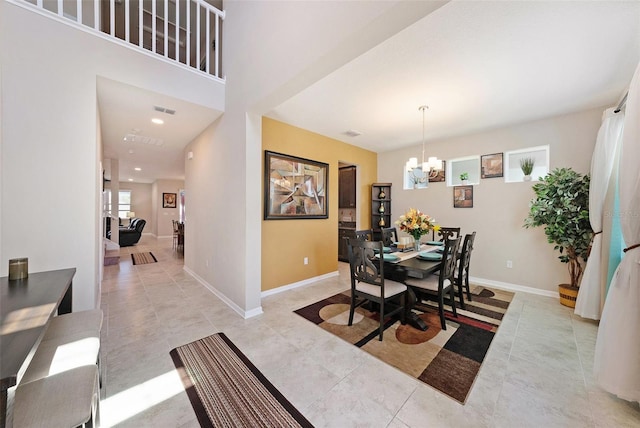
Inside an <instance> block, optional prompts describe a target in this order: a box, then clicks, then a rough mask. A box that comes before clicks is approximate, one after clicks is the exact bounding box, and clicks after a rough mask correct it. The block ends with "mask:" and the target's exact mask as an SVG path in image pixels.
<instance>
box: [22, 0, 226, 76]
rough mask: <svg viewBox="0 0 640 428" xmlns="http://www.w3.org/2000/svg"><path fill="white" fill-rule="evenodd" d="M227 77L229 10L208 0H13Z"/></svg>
mask: <svg viewBox="0 0 640 428" xmlns="http://www.w3.org/2000/svg"><path fill="white" fill-rule="evenodd" d="M13 3H15V4H21V3H22V4H23V5H24V4H25V3H26V4H28V5H30V6H31V7H35V8H37V9H39V10H42V11H46V12H50V13H54V14H56V15H58V16H59V17H61V18H64V19H68V20H71V21H73V22H75V23H77V24H81V25H82V26H83V27H88V28H89V29H91V30H93V31H99V32H101V33H104V34H107V35H110V36H111V37H115V38H118V39H121V40H124V41H125V42H127V43H130V44H132V45H135V46H136V47H138V48H140V49H145V50H148V51H151V52H154V53H156V54H158V55H162V56H163V57H165V58H166V59H169V60H172V61H175V62H177V63H180V64H182V65H184V66H187V67H191V68H195V69H197V70H199V71H201V72H203V73H206V74H207V75H209V76H213V77H215V78H217V79H220V80H224V74H223V72H222V64H221V55H220V48H221V46H222V44H221V31H222V22H223V20H224V12H223V11H220V10H219V9H217V8H216V7H214V6H212V5H211V4H209V3H207V2H205V1H204V0H13Z"/></svg>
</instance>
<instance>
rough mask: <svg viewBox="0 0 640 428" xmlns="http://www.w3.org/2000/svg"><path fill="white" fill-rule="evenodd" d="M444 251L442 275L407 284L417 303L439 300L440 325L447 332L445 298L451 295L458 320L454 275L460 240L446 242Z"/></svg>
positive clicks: (441, 266) (407, 280)
mask: <svg viewBox="0 0 640 428" xmlns="http://www.w3.org/2000/svg"><path fill="white" fill-rule="evenodd" d="M444 242H445V243H444V251H443V253H442V262H441V263H440V273H439V274H438V275H429V276H427V277H426V278H411V277H407V278H406V279H405V284H407V285H408V286H409V287H411V289H412V290H413V292H414V293H415V295H416V298H417V301H418V302H421V301H422V300H428V299H433V298H435V299H437V301H438V313H439V315H440V324H441V325H442V329H443V330H446V329H447V325H446V323H445V317H444V296H445V294H448V295H449V302H450V304H451V310H452V311H453V315H454V316H455V317H456V318H457V317H458V313H457V312H456V302H455V290H454V273H455V269H456V261H457V259H458V248H459V247H460V238H452V239H447V240H445V241H444Z"/></svg>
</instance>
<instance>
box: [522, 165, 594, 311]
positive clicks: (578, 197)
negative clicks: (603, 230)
mask: <svg viewBox="0 0 640 428" xmlns="http://www.w3.org/2000/svg"><path fill="white" fill-rule="evenodd" d="M589 180H590V177H589V175H588V174H587V175H584V176H583V175H581V174H579V173H577V172H575V171H573V170H572V169H571V168H556V169H555V170H553V171H552V172H551V173H549V174H547V175H546V176H545V177H544V178H542V179H541V180H540V182H539V183H536V184H535V185H534V186H533V191H534V193H535V194H536V197H535V199H533V200H532V201H531V203H530V204H529V215H528V216H527V218H526V219H525V223H524V227H526V228H530V227H536V226H544V233H545V235H546V236H547V240H548V241H549V243H550V244H554V247H553V249H554V250H558V251H559V252H560V256H559V257H558V258H559V259H560V261H561V262H562V263H567V264H568V268H569V277H570V284H560V285H559V288H560V303H562V304H563V305H565V306H569V307H575V303H576V302H575V298H576V297H577V295H578V287H579V285H580V279H581V277H582V272H583V269H584V268H583V265H582V262H581V260H580V259H582V261H584V262H586V260H587V257H588V256H589V250H590V248H591V238H592V236H593V231H592V230H591V224H590V223H589Z"/></svg>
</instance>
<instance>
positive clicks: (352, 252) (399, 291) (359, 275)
mask: <svg viewBox="0 0 640 428" xmlns="http://www.w3.org/2000/svg"><path fill="white" fill-rule="evenodd" d="M347 245H348V248H349V267H350V270H351V305H350V307H349V325H353V314H354V312H355V310H356V308H357V307H358V306H361V305H362V304H364V303H365V302H373V303H377V304H378V306H379V311H378V313H379V318H380V326H379V334H378V338H379V340H382V336H383V333H384V325H385V320H386V319H387V318H389V317H391V316H394V315H396V314H398V313H399V314H400V315H401V320H400V321H401V322H402V324H404V323H405V311H406V304H407V286H406V285H405V284H402V283H400V282H396V281H392V280H389V279H385V277H384V262H381V261H380V260H376V258H375V251H376V250H377V253H378V254H383V252H382V241H363V240H360V239H354V238H347ZM358 299H360V300H358Z"/></svg>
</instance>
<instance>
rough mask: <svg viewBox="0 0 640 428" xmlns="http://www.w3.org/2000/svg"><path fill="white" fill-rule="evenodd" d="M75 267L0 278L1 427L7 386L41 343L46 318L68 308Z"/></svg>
mask: <svg viewBox="0 0 640 428" xmlns="http://www.w3.org/2000/svg"><path fill="white" fill-rule="evenodd" d="M75 273H76V269H75V268H70V269H61V270H54V271H48V272H38V273H29V277H28V278H27V279H22V280H17V281H9V278H8V277H2V278H0V427H1V428H4V427H5V425H6V411H7V390H8V389H9V388H11V387H12V386H14V385H16V384H17V383H18V380H19V379H18V375H19V373H24V368H25V367H26V365H27V364H28V363H29V361H30V360H31V357H32V356H33V354H34V353H35V350H36V348H37V347H38V345H39V344H40V341H41V340H42V337H43V336H44V332H45V330H46V326H47V323H48V322H49V319H50V318H51V317H52V316H53V315H54V314H55V313H56V311H57V313H58V314H63V313H69V312H71V310H72V308H71V305H72V293H73V287H72V279H73V276H74V275H75Z"/></svg>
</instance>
